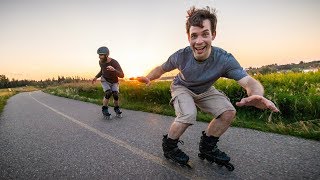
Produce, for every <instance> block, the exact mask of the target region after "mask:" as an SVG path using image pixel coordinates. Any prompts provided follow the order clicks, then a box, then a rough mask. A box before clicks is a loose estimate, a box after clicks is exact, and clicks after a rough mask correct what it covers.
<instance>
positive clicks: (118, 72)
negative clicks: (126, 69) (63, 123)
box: [115, 70, 124, 78]
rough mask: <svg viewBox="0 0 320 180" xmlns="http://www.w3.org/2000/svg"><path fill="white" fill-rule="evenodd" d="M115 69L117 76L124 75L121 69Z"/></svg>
mask: <svg viewBox="0 0 320 180" xmlns="http://www.w3.org/2000/svg"><path fill="white" fill-rule="evenodd" d="M115 71H116V74H117V76H118V77H119V78H123V77H124V73H123V72H122V71H119V70H115Z"/></svg>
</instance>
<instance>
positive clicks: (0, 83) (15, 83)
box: [0, 75, 88, 89]
mask: <svg viewBox="0 0 320 180" xmlns="http://www.w3.org/2000/svg"><path fill="white" fill-rule="evenodd" d="M81 81H88V80H87V79H85V78H80V77H78V76H76V77H64V76H58V79H55V78H52V79H50V78H48V79H46V80H44V81H43V80H40V81H35V80H15V79H12V80H11V81H10V80H9V78H7V77H6V76H5V75H0V89H1V88H14V87H22V86H38V87H42V88H43V87H47V86H51V85H58V84H63V83H72V82H81Z"/></svg>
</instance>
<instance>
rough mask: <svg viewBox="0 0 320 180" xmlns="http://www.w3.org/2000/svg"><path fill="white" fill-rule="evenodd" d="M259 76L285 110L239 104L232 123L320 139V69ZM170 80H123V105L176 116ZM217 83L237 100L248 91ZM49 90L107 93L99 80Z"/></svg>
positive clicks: (94, 97) (71, 94) (97, 99)
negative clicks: (150, 83)
mask: <svg viewBox="0 0 320 180" xmlns="http://www.w3.org/2000/svg"><path fill="white" fill-rule="evenodd" d="M255 78H256V79H258V80H259V81H260V82H261V83H262V84H263V86H264V87H265V96H266V97H267V98H269V99H271V100H272V101H273V102H275V104H276V105H277V106H278V107H279V109H280V111H281V113H272V114H271V112H270V111H263V110H259V109H256V108H253V107H241V108H239V107H236V106H235V107H236V109H237V117H236V119H235V120H234V122H233V123H232V126H236V127H244V128H251V129H256V130H259V131H265V132H273V133H279V134H285V135H291V136H297V137H302V138H307V139H313V140H318V141H319V140H320V83H319V82H320V72H317V73H285V74H284V73H282V74H280V73H279V74H278V73H277V74H269V75H264V76H262V75H258V76H255ZM170 83H171V82H168V81H158V82H154V83H152V85H151V86H150V87H146V86H145V85H144V84H141V83H138V82H136V81H122V82H121V83H120V102H121V107H122V108H125V109H132V110H138V111H145V112H152V113H157V114H163V115H168V116H175V113H174V109H173V107H171V106H170V105H169V101H170V98H171V96H170ZM214 86H215V87H216V88H217V89H219V90H222V91H223V92H224V93H225V94H226V95H227V96H228V97H229V98H230V101H231V102H232V103H233V104H235V102H237V101H239V100H240V99H241V98H243V97H245V96H246V93H245V91H244V90H243V89H242V88H241V87H240V86H239V85H238V84H237V83H236V82H235V81H232V80H228V79H220V80H218V81H217V82H216V83H215V84H214ZM45 92H48V93H51V94H54V95H58V96H64V97H68V98H73V99H78V100H81V101H87V102H91V103H95V104H99V105H101V104H102V97H103V96H104V93H103V91H102V88H101V86H100V84H99V83H96V84H94V85H92V84H90V83H72V84H65V85H61V86H58V87H51V88H48V89H46V90H45ZM111 106H113V104H112V102H111ZM212 118H213V117H212V116H211V115H208V114H205V113H202V112H200V111H199V113H198V116H197V120H198V121H203V122H210V121H211V120H212Z"/></svg>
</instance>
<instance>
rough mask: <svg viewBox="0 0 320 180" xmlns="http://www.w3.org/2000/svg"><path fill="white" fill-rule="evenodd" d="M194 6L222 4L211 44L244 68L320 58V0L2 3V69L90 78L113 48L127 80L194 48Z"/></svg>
mask: <svg viewBox="0 0 320 180" xmlns="http://www.w3.org/2000/svg"><path fill="white" fill-rule="evenodd" d="M191 6H196V7H197V8H203V7H205V6H210V7H212V8H216V10H217V17H218V24H217V36H216V38H215V40H214V41H213V42H212V45H213V46H217V47H220V48H222V49H224V50H226V51H228V52H229V53H231V54H233V55H234V56H235V58H236V59H237V60H238V62H239V63H240V65H241V66H242V67H244V68H249V67H253V68H255V67H262V66H265V65H270V64H290V63H299V62H300V61H303V62H310V61H316V60H319V59H320V46H319V42H320V34H319V32H320V23H318V19H319V18H320V11H318V9H319V8H320V1H317V0H306V1H300V0H270V1H262V2H260V1H259V2H257V1H255V0H244V1H241V2H239V1H236V0H224V1H222V0H188V1H185V0H176V1H170V0H163V1H161V2H157V1H155V2H150V1H147V0H138V1H134V2H132V1H126V0H119V1H101V0H92V1H90V2H88V1H81V0H80V1H75V0H70V1H62V0H56V1H48V0H29V1H20V0H1V1H0V22H1V25H2V26H1V27H2V30H1V32H0V61H1V63H0V74H3V75H5V76H6V77H8V78H9V79H16V80H20V79H21V80H24V79H30V80H45V79H48V78H49V79H50V78H52V77H58V76H64V77H75V76H79V77H82V78H86V79H91V78H93V77H94V76H95V75H96V74H97V73H98V71H99V70H100V67H99V64H98V60H99V59H98V56H97V54H96V51H97V49H98V48H99V47H100V46H107V47H108V48H109V49H110V57H111V58H114V59H115V60H117V61H118V62H119V63H120V65H121V67H122V69H123V71H124V74H125V77H126V78H130V77H134V76H143V75H146V74H147V73H148V72H149V71H150V70H151V69H153V68H154V67H155V66H157V65H161V64H162V63H163V62H165V61H166V60H167V59H168V57H169V56H170V55H171V54H173V53H174V52H176V51H177V50H179V49H181V48H184V47H186V46H189V42H188V39H187V35H186V32H185V20H186V15H187V13H186V11H187V10H188V9H189V8H190V7H191ZM164 12H165V13H164Z"/></svg>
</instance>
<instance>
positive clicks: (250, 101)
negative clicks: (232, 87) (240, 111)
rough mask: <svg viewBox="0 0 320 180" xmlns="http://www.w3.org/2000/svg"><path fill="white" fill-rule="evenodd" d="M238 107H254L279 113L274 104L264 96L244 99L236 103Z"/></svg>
mask: <svg viewBox="0 0 320 180" xmlns="http://www.w3.org/2000/svg"><path fill="white" fill-rule="evenodd" d="M236 105H237V106H240V107H241V106H254V107H256V108H259V109H270V110H271V111H273V112H279V109H278V108H277V107H276V106H275V105H274V103H273V102H272V101H270V100H268V99H266V98H265V97H263V96H259V95H252V96H249V97H246V98H242V99H241V101H240V102H236Z"/></svg>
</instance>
